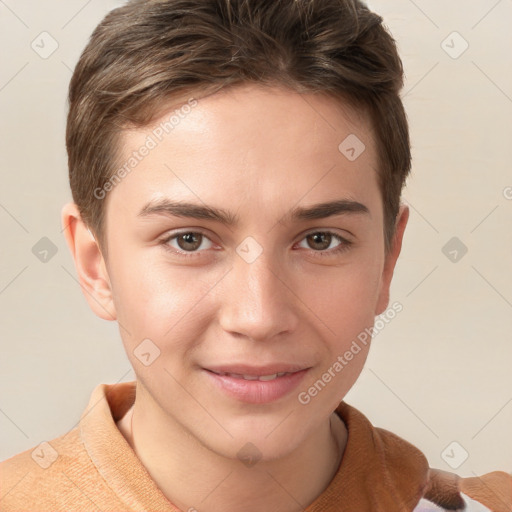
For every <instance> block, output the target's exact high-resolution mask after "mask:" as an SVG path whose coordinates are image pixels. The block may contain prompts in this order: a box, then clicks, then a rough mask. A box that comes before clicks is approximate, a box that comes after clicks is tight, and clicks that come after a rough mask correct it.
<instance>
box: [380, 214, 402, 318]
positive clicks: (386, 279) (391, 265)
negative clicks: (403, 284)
mask: <svg viewBox="0 0 512 512" xmlns="http://www.w3.org/2000/svg"><path fill="white" fill-rule="evenodd" d="M408 220H409V207H408V206H407V205H404V204H403V205H401V206H400V209H399V211H398V215H397V218H396V227H395V235H394V236H393V240H392V243H391V247H390V249H389V252H388V253H387V255H386V259H385V262H384V269H383V271H382V278H381V288H380V292H379V298H378V301H377V308H376V310H375V315H380V314H382V313H384V311H386V308H387V307H388V305H389V294H390V287H391V279H392V278H393V272H394V270H395V265H396V262H397V259H398V256H399V255H400V251H401V249H402V240H403V237H404V232H405V227H406V226H407V221H408Z"/></svg>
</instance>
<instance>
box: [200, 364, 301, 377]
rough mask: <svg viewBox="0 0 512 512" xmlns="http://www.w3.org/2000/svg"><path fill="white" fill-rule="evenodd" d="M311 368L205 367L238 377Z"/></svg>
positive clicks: (244, 365)
mask: <svg viewBox="0 0 512 512" xmlns="http://www.w3.org/2000/svg"><path fill="white" fill-rule="evenodd" d="M307 369H309V367H307V366H305V365H299V364H288V363H275V364H267V365H264V366H254V365H248V364H226V365H215V366H208V367H205V370H209V371H211V372H214V373H221V374H222V373H234V374H237V375H252V376H262V375H274V374H276V373H296V372H299V371H301V370H307Z"/></svg>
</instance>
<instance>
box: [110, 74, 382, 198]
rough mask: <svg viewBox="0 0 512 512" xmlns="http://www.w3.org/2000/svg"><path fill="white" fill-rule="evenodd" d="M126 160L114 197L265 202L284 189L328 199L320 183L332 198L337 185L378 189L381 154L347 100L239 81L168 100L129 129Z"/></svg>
mask: <svg viewBox="0 0 512 512" xmlns="http://www.w3.org/2000/svg"><path fill="white" fill-rule="evenodd" d="M142 153H144V155H142V156H141V154H142ZM122 167H124V168H125V170H126V171H127V172H125V173H124V174H125V175H126V177H125V178H123V179H122V180H119V181H120V183H119V184H116V186H115V187H114V190H113V191H112V192H111V195H112V200H113V201H115V200H116V196H121V195H122V196H123V197H124V199H125V200H126V201H129V202H132V203H141V201H142V199H146V200H147V199H158V198H159V197H170V196H172V197H173V198H176V199H185V198H186V199H191V198H195V199H196V200H197V199H200V200H201V201H203V202H211V201H210V200H215V198H217V199H218V200H220V201H225V200H228V201H230V202H233V200H234V199H235V198H238V200H239V204H240V206H242V201H243V200H246V201H252V202H256V203H259V204H260V205H262V204H265V205H268V204H269V203H273V204H279V203H281V202H282V200H283V199H284V195H285V194H286V195H287V196H289V197H290V199H295V202H298V201H299V200H300V198H301V197H305V196H306V195H308V198H309V199H311V201H314V200H316V199H315V197H314V196H315V195H322V194H323V197H321V198H320V197H319V198H318V199H319V200H320V201H325V200H326V199H329V198H326V197H325V191H326V190H327V191H328V193H330V192H331V191H332V194H336V198H338V195H339V194H338V192H340V191H341V192H343V191H344V192H345V195H346V196H347V197H348V198H353V197H350V196H351V195H356V194H357V193H362V194H363V195H364V190H365V188H366V189H368V185H369V184H371V185H372V186H373V188H375V187H374V186H375V184H376V172H377V157H376V148H375V143H374V133H373V130H372V127H371V123H370V121H369V119H368V118H367V117H366V116H365V114H364V113H363V112H361V111H359V110H357V109H356V108H354V107H352V106H351V105H349V104H348V103H346V102H342V101H341V100H337V99H334V98H332V97H329V96H326V95H324V94H312V93H308V94H299V93H297V92H294V91H291V90H289V89H285V88H278V87H272V88H271V87H263V86H261V85H247V84H244V85H242V86H237V87H232V88H230V89H227V90H221V91H220V92H217V93H215V94H212V95H209V96H206V97H199V98H198V99H197V100H194V101H187V100H186V99H185V98H184V99H183V100H182V101H180V102H173V104H172V106H171V107H170V108H169V105H168V106H167V107H166V108H163V109H162V110H161V112H160V114H159V115H158V116H156V117H155V118H154V120H153V121H152V122H151V123H150V124H149V125H148V126H144V127H142V128H137V129H132V130H125V131H124V133H123V134H122V137H121V159H120V161H119V162H118V168H122ZM340 187H341V190H338V191H336V190H335V189H340ZM194 196H195V197H194ZM333 198H334V197H333Z"/></svg>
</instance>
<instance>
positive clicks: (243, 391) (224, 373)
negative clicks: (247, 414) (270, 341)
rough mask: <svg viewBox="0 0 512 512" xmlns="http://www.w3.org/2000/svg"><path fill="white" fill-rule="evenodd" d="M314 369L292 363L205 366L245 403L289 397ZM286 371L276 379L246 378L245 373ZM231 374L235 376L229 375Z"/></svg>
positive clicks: (209, 375) (220, 385) (224, 388)
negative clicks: (255, 365) (244, 377)
mask: <svg viewBox="0 0 512 512" xmlns="http://www.w3.org/2000/svg"><path fill="white" fill-rule="evenodd" d="M309 369H310V368H305V367H304V366H297V365H289V364H273V365H266V366H259V367H254V366H249V365H226V366H218V367H211V368H203V370H204V373H205V375H206V376H207V378H208V379H209V380H210V381H211V382H212V383H213V384H214V385H215V386H216V387H217V389H220V391H222V392H223V393H225V394H227V395H228V396H230V397H232V398H235V399H236V400H239V401H241V402H245V403H250V404H264V403H270V402H275V401H277V400H279V399H280V398H283V397H285V396H286V395H288V394H289V393H291V392H292V391H293V390H294V389H296V388H297V387H298V385H299V384H300V382H302V380H303V379H304V376H305V375H306V373H307V372H308V371H309ZM280 373H285V375H282V376H278V377H276V378H275V379H273V380H245V379H243V378H241V376H242V375H246V376H252V377H261V376H268V375H275V374H280ZM228 374H231V375H228Z"/></svg>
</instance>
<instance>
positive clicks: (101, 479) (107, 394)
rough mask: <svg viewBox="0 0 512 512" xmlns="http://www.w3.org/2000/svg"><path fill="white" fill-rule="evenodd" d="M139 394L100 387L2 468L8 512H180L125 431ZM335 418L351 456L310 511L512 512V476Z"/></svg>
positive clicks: (345, 414) (0, 506) (0, 491)
mask: <svg viewBox="0 0 512 512" xmlns="http://www.w3.org/2000/svg"><path fill="white" fill-rule="evenodd" d="M135 389H136V383H135V381H133V382H123V383H119V384H113V385H109V384H100V385H99V386H97V387H96V388H95V389H94V391H93V393H92V395H91V399H90V402H89V405H88V406H87V408H86V409H85V411H84V413H83V414H82V416H81V420H80V422H79V424H78V425H77V426H76V427H75V428H73V429H72V430H71V431H70V432H68V433H67V434H65V435H63V436H60V437H58V438H56V439H54V440H52V441H50V442H44V443H41V444H40V445H39V446H37V447H35V448H33V449H30V450H27V451H25V452H22V453H20V454H18V455H15V456H14V457H11V458H10V459H7V460H5V461H3V462H2V463H0V510H1V511H4V512H14V511H25V512H26V511H37V512H43V511H51V512H60V511H62V512H64V511H66V512H70V511H81V512H88V511H91V512H92V511H102V512H107V511H111V512H114V511H116V512H119V511H130V512H132V511H133V512H136V511H137V512H157V511H158V512H179V510H178V508H176V507H175V506H174V505H173V504H172V503H170V502H169V500H168V499H167V498H166V497H165V496H164V494H163V493H162V492H161V491H160V489H159V488H158V487H157V485H156V484H155V482H154V481H153V480H152V479H151V476H150V475H149V473H148V472H147V471H146V469H145V468H144V466H143V465H142V463H141V462H140V460H139V459H138V458H137V456H136V454H135V452H134V451H133V450H132V449H131V447H130V445H129V444H128V443H127V441H126V440H125V438H124V437H123V435H122V434H121V432H120V431H119V429H118V428H117V425H116V422H117V421H118V420H120V419H121V418H122V417H123V416H124V414H125V413H126V411H127V410H128V409H129V408H130V407H131V405H132V404H133V402H134V400H135ZM336 412H337V413H338V415H339V416H340V417H341V419H342V420H343V422H344V423H345V425H346V427H347V431H348V438H347V444H346V447H345V452H344V454H343V458H342V461H341V464H340V467H339V469H338V472H337V473H336V475H335V476H334V478H333V480H332V481H331V483H330V484H329V486H328V487H327V488H326V489H325V491H324V492H323V493H322V494H321V495H320V496H319V497H318V498H317V499H316V500H315V501H314V502H313V503H312V504H311V505H309V506H308V507H307V508H306V510H305V511H304V512H334V511H336V512H434V511H443V510H464V511H467V512H470V511H471V512H473V511H474V512H485V511H489V510H491V511H493V512H511V511H512V475H509V474H507V473H505V472H502V471H495V472H492V473H488V474H486V475H483V476H482V477H474V478H460V477H458V476H457V475H456V474H453V473H449V472H445V471H440V470H436V469H430V468H429V467H428V463H427V459H426V458H425V456H424V455H423V454H422V453H421V451H419V450H418V449H417V448H415V447H414V446H413V445H411V444H410V443H408V442H407V441H405V440H403V439H401V438H400V437H398V436H396V435H395V434H393V433H391V432H389V431H387V430H384V429H381V428H375V427H373V426H372V424H371V423H370V422H369V420H368V419H367V418H366V417H365V416H364V415H363V414H361V413H360V412H359V411H358V410H357V409H355V408H354V407H352V406H350V405H348V404H347V403H345V402H341V404H340V405H339V407H338V408H337V410H336Z"/></svg>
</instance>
